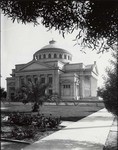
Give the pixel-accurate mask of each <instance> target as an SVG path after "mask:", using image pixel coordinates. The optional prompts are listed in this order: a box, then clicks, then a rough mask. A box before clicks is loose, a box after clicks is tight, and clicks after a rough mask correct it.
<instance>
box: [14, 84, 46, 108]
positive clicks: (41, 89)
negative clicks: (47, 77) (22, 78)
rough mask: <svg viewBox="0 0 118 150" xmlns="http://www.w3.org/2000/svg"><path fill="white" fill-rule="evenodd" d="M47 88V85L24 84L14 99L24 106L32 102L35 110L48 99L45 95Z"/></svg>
mask: <svg viewBox="0 0 118 150" xmlns="http://www.w3.org/2000/svg"><path fill="white" fill-rule="evenodd" d="M47 87H48V84H42V83H40V82H37V83H33V82H30V83H29V84H27V85H25V84H24V85H23V86H22V87H21V88H20V89H18V90H17V92H16V97H15V99H17V101H18V100H21V101H22V102H23V103H24V104H26V103H28V102H34V106H33V107H35V109H36V107H37V108H39V106H41V105H42V104H43V102H44V101H45V100H46V99H47V97H48V95H46V94H45V90H46V88H47Z"/></svg>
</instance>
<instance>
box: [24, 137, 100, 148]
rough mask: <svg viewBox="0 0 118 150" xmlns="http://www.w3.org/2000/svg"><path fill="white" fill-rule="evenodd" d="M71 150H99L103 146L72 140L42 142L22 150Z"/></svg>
mask: <svg viewBox="0 0 118 150" xmlns="http://www.w3.org/2000/svg"><path fill="white" fill-rule="evenodd" d="M55 145H56V150H72V149H78V147H79V149H84V150H99V149H101V148H102V147H103V146H102V145H100V144H96V143H88V142H86V141H81V142H80V141H79V142H78V141H75V140H74V141H73V140H60V139H57V140H48V141H47V140H42V141H40V142H36V143H34V144H32V145H30V146H28V147H26V148H25V149H24V150H55Z"/></svg>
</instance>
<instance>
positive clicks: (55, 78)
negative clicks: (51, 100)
mask: <svg viewBox="0 0 118 150" xmlns="http://www.w3.org/2000/svg"><path fill="white" fill-rule="evenodd" d="M53 83H54V84H53V91H54V93H57V94H59V73H58V70H54V76H53Z"/></svg>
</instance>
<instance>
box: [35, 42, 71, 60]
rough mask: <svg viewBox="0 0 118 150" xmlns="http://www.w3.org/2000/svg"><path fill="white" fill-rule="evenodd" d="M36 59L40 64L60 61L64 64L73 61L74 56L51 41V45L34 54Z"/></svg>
mask: <svg viewBox="0 0 118 150" xmlns="http://www.w3.org/2000/svg"><path fill="white" fill-rule="evenodd" d="M34 59H35V60H37V61H40V62H47V61H55V60H59V61H62V62H64V63H69V62H70V61H72V54H71V53H69V52H68V51H67V50H65V49H64V48H62V47H61V46H59V45H58V44H57V42H56V41H54V40H51V41H49V44H48V45H46V46H44V47H42V48H41V49H40V50H38V51H37V52H36V53H35V54H34Z"/></svg>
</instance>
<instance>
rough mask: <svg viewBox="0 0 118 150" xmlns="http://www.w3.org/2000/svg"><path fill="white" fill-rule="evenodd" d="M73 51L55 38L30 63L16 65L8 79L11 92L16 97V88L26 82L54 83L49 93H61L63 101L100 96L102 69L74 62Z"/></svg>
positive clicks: (93, 65)
mask: <svg viewBox="0 0 118 150" xmlns="http://www.w3.org/2000/svg"><path fill="white" fill-rule="evenodd" d="M71 62H72V54H71V53H70V52H69V51H67V50H65V49H63V48H61V47H60V46H58V45H57V43H56V41H54V40H52V41H50V42H49V44H48V45H46V46H44V47H42V48H41V49H40V50H38V51H37V52H36V53H34V55H33V60H31V61H30V62H28V63H27V64H18V65H15V69H12V74H11V76H12V77H8V78H7V79H6V80H7V95H8V97H9V99H11V100H12V98H13V97H14V94H15V90H16V89H18V88H20V87H21V86H22V85H23V84H24V83H25V84H27V83H28V82H31V81H32V82H37V81H40V82H41V83H50V86H49V87H48V88H47V89H46V93H47V94H51V95H53V94H57V95H58V96H59V97H60V99H61V100H67V101H68V100H79V99H80V98H81V99H82V98H91V97H96V96H97V77H98V70H97V66H96V62H94V64H90V65H86V66H85V65H84V64H83V63H71Z"/></svg>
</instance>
